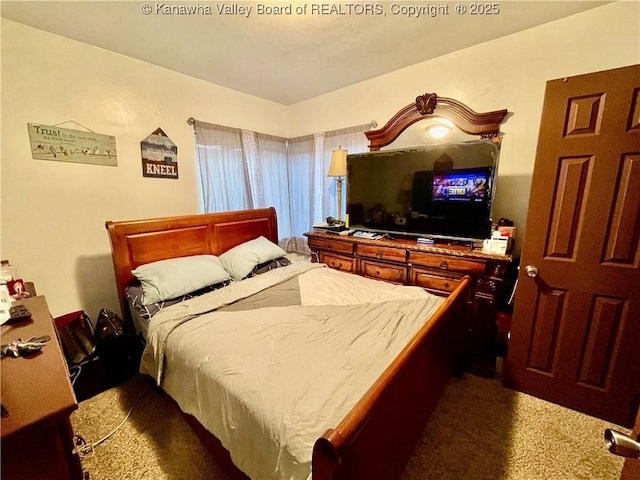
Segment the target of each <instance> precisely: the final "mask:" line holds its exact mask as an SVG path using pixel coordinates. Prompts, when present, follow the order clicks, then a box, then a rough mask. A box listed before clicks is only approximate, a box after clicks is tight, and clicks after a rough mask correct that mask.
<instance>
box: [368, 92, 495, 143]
mask: <svg viewBox="0 0 640 480" xmlns="http://www.w3.org/2000/svg"><path fill="white" fill-rule="evenodd" d="M507 113H508V112H507V110H506V109H503V110H495V111H493V112H484V113H477V112H474V111H473V110H471V109H470V108H469V107H467V106H466V105H465V104H464V103H462V102H459V101H458V100H454V99H453V98H447V97H438V96H437V95H436V94H435V93H425V94H424V95H419V96H418V97H416V100H415V102H414V103H411V104H409V105H407V106H406V107H404V108H403V109H402V110H400V111H399V112H398V113H396V114H395V115H394V116H393V117H392V118H391V120H389V121H388V122H387V123H386V125H385V126H384V127H382V128H379V129H377V130H369V131H367V132H365V135H366V136H367V138H368V139H369V150H370V151H372V152H373V151H377V150H380V148H382V147H384V146H386V145H389V144H390V143H391V142H393V141H394V140H395V139H396V138H398V136H399V135H400V134H401V133H402V132H403V131H404V130H405V129H406V128H407V127H408V126H410V125H412V124H414V123H415V122H417V121H419V120H424V119H427V118H433V117H441V118H445V119H447V120H449V121H451V122H452V123H453V124H454V125H455V126H456V127H458V128H459V129H460V130H462V131H463V132H465V133H468V134H470V135H479V136H480V137H481V138H493V137H496V136H498V134H499V133H500V124H501V123H502V121H503V120H504V118H505V117H506V115H507Z"/></svg>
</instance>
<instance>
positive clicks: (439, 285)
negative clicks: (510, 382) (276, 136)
mask: <svg viewBox="0 0 640 480" xmlns="http://www.w3.org/2000/svg"><path fill="white" fill-rule="evenodd" d="M305 236H306V237H307V240H308V244H309V249H310V250H311V252H312V260H313V261H317V262H322V263H326V264H327V265H328V266H329V267H331V268H335V269H338V270H342V271H344V272H350V273H355V274H357V275H362V276H364V277H369V278H374V279H378V280H384V281H387V282H392V283H397V284H403V285H416V286H420V287H422V288H424V289H425V290H427V291H429V292H431V293H434V294H436V295H443V296H444V295H448V294H449V293H450V292H452V291H453V290H455V288H456V287H457V286H458V284H459V282H460V280H461V279H462V277H464V276H466V275H468V276H470V277H471V278H472V298H471V300H470V302H471V305H470V318H469V319H468V324H469V335H468V339H467V349H466V366H467V370H469V371H471V372H473V373H476V374H478V375H482V376H487V377H491V376H493V375H494V374H495V368H496V335H497V323H496V322H497V317H498V306H499V299H500V297H501V295H503V288H504V277H505V275H506V272H507V269H508V267H509V265H510V264H511V262H512V257H511V255H501V254H496V253H488V252H484V251H482V250H474V249H472V248H471V247H470V246H469V245H458V244H453V243H439V244H434V245H429V244H422V243H419V242H418V241H417V240H416V239H415V238H411V237H406V238H395V239H378V240H372V239H366V238H361V237H354V236H347V235H338V234H336V233H332V232H327V231H324V230H320V229H314V230H313V231H311V232H308V233H305Z"/></svg>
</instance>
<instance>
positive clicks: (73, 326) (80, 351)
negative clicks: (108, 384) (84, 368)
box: [54, 310, 96, 365]
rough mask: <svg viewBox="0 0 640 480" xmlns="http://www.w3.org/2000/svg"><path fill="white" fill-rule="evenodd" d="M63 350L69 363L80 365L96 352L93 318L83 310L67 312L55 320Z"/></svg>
mask: <svg viewBox="0 0 640 480" xmlns="http://www.w3.org/2000/svg"><path fill="white" fill-rule="evenodd" d="M54 323H55V325H56V329H57V330H58V338H60V343H61V344H62V351H63V352H64V356H65V358H66V359H67V363H68V364H69V365H78V364H79V363H82V362H85V361H87V360H89V359H90V358H91V357H93V355H95V353H96V342H95V339H94V336H93V326H92V325H91V319H90V318H89V317H88V316H87V315H86V314H85V313H84V312H83V311H81V310H80V311H77V312H72V313H67V314H66V315H63V316H61V317H57V318H56V319H55V320H54Z"/></svg>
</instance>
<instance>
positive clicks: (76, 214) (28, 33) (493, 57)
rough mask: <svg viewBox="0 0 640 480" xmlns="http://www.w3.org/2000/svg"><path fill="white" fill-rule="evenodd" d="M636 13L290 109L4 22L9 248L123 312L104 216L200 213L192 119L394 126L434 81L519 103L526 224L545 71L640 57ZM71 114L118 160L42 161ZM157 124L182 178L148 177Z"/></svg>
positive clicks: (516, 115) (520, 203)
mask: <svg viewBox="0 0 640 480" xmlns="http://www.w3.org/2000/svg"><path fill="white" fill-rule="evenodd" d="M638 15H639V13H638V2H618V3H615V4H610V5H606V6H604V7H600V8H597V9H594V10H590V11H587V12H584V13H581V14H578V15H575V16H573V17H569V18H566V19H563V20H559V21H556V22H553V23H550V24H547V25H543V26H541V27H537V28H534V29H531V30H528V31H525V32H521V33H518V34H514V35H511V36H509V37H505V38H502V39H498V40H495V41H492V42H488V43H485V44H483V45H479V46H476V47H473V48H469V49H466V50H463V51H460V52H456V53H454V54H450V55H446V56H443V57H440V58H437V59H435V60H431V61H428V62H424V63H420V64H418V65H414V66H412V67H409V68H405V69H402V70H399V71H397V72H393V73H390V74H387V75H384V76H381V77H377V78H374V79H371V80H369V81H366V82H362V83H360V84H358V85H354V86H351V87H348V88H344V89H341V90H337V91H335V92H331V93H329V94H326V95H322V96H320V97H317V98H314V99H311V100H309V101H306V102H302V103H299V104H296V105H292V106H289V107H284V106H282V105H277V104H274V103H272V102H268V101H264V100H261V99H258V98H255V97H252V96H249V95H244V94H241V93H237V92H234V91H232V90H229V89H226V88H223V87H219V86H215V85H211V84H207V83H205V82H202V81H200V80H196V79H193V78H190V77H187V76H184V75H181V74H177V73H174V72H171V71H168V70H165V69H162V68H159V67H155V66H152V65H149V64H145V63H143V62H140V61H137V60H133V59H131V58H127V57H124V56H121V55H118V54H114V53H111V52H107V51H104V50H101V49H98V48H95V47H91V46H88V45H85V44H82V43H79V42H75V41H72V40H68V39H65V38H62V37H59V36H56V35H51V34H49V33H45V32H42V31H39V30H36V29H33V28H30V27H26V26H23V25H21V24H18V23H15V22H11V21H7V20H4V19H3V20H2V24H1V25H2V91H1V93H2V118H1V121H2V123H1V125H2V138H1V140H2V146H1V148H2V150H1V152H2V173H1V181H2V217H1V222H2V236H1V241H2V251H1V252H0V255H1V256H2V258H9V259H10V260H11V261H12V262H13V263H15V264H16V265H17V266H18V268H19V270H20V273H21V276H23V277H24V278H26V279H28V280H33V281H35V282H36V287H37V289H38V291H39V293H41V294H44V295H46V297H47V301H48V302H49V306H50V308H51V311H52V314H53V315H54V316H57V315H60V314H63V313H66V312H70V311H73V310H76V309H84V310H85V311H87V313H88V314H89V315H90V316H94V315H96V314H97V311H98V309H99V308H100V307H108V308H111V309H114V310H118V306H117V296H116V292H115V281H114V277H113V269H112V265H111V256H110V247H109V242H108V237H107V234H106V231H105V229H104V222H105V221H106V220H125V219H134V218H145V217H153V216H166V215H177V214H191V213H198V212H199V211H200V202H199V200H200V198H199V197H200V187H199V184H198V178H197V168H196V165H195V160H194V147H193V137H192V135H193V131H192V128H191V127H190V126H189V125H187V124H186V119H187V118H188V117H191V116H193V117H195V118H198V119H202V120H205V121H209V122H213V123H220V124H224V125H229V126H236V127H243V128H249V129H253V130H257V131H260V132H265V133H271V134H275V135H282V136H288V137H294V136H297V135H304V134H308V133H312V132H316V131H321V130H331V129H335V128H340V127H345V126H350V125H356V124H362V123H368V122H369V121H371V120H374V119H375V120H377V121H378V123H379V124H380V126H382V124H384V122H386V120H387V119H389V118H390V117H391V116H392V115H393V114H394V113H395V112H396V111H398V110H399V109H400V108H401V107H403V106H404V105H406V104H408V103H411V102H412V101H413V99H414V98H415V97H416V96H417V95H418V94H421V93H425V92H436V93H437V94H439V95H442V96H447V97H453V98H456V99H458V100H461V101H463V102H465V103H467V104H468V105H469V106H470V107H472V108H473V109H475V110H476V111H487V110H495V109H500V108H507V109H508V110H509V111H510V112H513V115H512V116H510V118H508V120H507V121H506V123H505V124H504V128H503V131H504V133H505V139H504V142H503V148H502V154H501V163H500V171H499V174H500V179H499V183H498V187H499V188H498V198H497V202H496V207H497V208H496V210H497V211H496V213H497V214H498V216H506V217H509V218H512V219H514V220H515V221H516V223H517V225H518V227H519V229H520V230H521V231H523V230H524V221H525V218H526V211H527V201H528V191H529V187H530V179H531V172H532V170H533V163H534V157H535V146H536V141H537V134H538V128H539V120H540V114H541V108H542V99H543V96H544V88H545V82H546V81H547V80H551V79H554V78H559V77H563V76H570V75H575V74H580V73H587V72H591V71H598V70H606V69H609V68H614V67H619V66H625V65H630V64H635V63H640V46H639V42H638V40H639V39H640V32H639V23H638ZM412 48H419V46H412ZM68 120H73V121H75V122H78V123H80V124H82V125H84V126H86V127H88V128H90V129H91V130H94V131H96V132H98V133H103V134H109V135H115V136H116V142H117V150H118V166H117V167H101V166H93V165H82V164H66V163H62V162H50V161H43V160H33V159H32V158H31V153H30V151H29V138H28V133H27V123H42V124H48V125H53V124H58V123H62V122H65V121H68ZM63 126H66V127H68V128H74V127H73V125H70V124H68V125H63ZM158 127H161V128H162V129H163V130H164V131H165V132H166V133H167V135H168V136H169V137H170V138H171V139H172V140H173V141H174V142H175V143H176V144H177V145H178V157H179V158H178V160H179V162H178V163H179V172H180V179H179V180H166V179H152V178H144V177H142V175H141V165H140V162H141V161H140V141H141V140H142V139H143V138H145V137H146V136H147V135H148V134H149V133H151V132H152V131H153V130H155V129H156V128H158ZM520 237H521V236H520Z"/></svg>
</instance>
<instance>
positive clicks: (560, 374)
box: [504, 65, 640, 426]
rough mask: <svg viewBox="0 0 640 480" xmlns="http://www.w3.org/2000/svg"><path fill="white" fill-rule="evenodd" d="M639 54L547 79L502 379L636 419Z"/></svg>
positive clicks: (639, 378) (599, 413)
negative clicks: (623, 63) (529, 270)
mask: <svg viewBox="0 0 640 480" xmlns="http://www.w3.org/2000/svg"><path fill="white" fill-rule="evenodd" d="M639 92H640V65H635V66H631V67H625V68H620V69H615V70H609V71H606V72H598V73H593V74H588V75H580V76H577V77H571V78H565V79H558V80H553V81H550V82H548V83H547V89H546V93H545V101H544V107H543V112H542V121H541V126H540V135H539V140H538V150H537V153H536V163H535V167H534V173H533V178H532V187H531V195H530V199H529V213H528V217H527V228H526V232H527V233H526V238H525V239H524V245H523V249H522V261H521V263H522V265H534V266H536V267H537V268H538V275H537V276H534V277H530V276H528V275H527V274H526V273H525V269H524V268H523V269H522V271H521V274H520V278H519V281H518V289H517V291H516V296H515V304H514V313H513V321H512V327H511V338H510V342H509V349H508V354H507V358H506V360H505V368H504V369H505V383H507V385H509V386H511V387H513V388H515V389H517V390H521V391H524V392H527V393H530V394H532V395H535V396H538V397H540V398H544V399H547V400H550V401H552V402H555V403H558V404H561V405H565V406H567V407H570V408H573V409H576V410H580V411H583V412H585V413H588V414H590V415H593V416H596V417H599V418H602V419H606V420H608V421H611V422H614V423H617V424H620V425H627V426H629V425H631V423H632V421H633V415H634V413H635V407H636V406H637V403H638V400H639V399H640V348H638V346H639V345H640V313H639V312H640V269H639V265H640V248H639V238H640V103H639V102H640V101H639V98H640V94H639Z"/></svg>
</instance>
